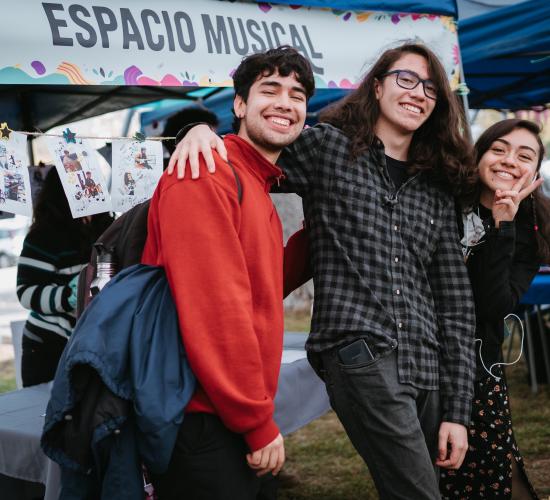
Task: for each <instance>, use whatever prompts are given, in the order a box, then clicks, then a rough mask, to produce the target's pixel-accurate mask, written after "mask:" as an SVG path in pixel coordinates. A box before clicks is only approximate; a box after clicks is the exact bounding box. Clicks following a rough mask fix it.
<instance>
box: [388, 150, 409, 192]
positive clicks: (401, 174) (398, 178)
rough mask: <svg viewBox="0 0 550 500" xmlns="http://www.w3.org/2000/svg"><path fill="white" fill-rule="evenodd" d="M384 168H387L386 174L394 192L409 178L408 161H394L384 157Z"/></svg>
mask: <svg viewBox="0 0 550 500" xmlns="http://www.w3.org/2000/svg"><path fill="white" fill-rule="evenodd" d="M386 166H387V167H388V174H390V179H391V180H392V182H393V185H394V186H395V189H396V191H397V190H398V189H399V188H400V187H401V186H402V185H403V184H405V181H406V180H407V179H408V178H409V177H410V175H409V172H408V169H409V166H410V163H409V162H408V161H401V160H396V159H395V158H391V157H390V156H388V155H386Z"/></svg>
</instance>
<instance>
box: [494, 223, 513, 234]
mask: <svg viewBox="0 0 550 500" xmlns="http://www.w3.org/2000/svg"><path fill="white" fill-rule="evenodd" d="M494 231H495V232H496V234H497V235H498V236H500V237H507V238H509V237H512V236H515V234H516V224H515V222H514V221H502V222H501V223H500V224H499V228H498V229H497V228H494Z"/></svg>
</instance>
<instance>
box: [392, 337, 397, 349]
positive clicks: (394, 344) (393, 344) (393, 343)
mask: <svg viewBox="0 0 550 500" xmlns="http://www.w3.org/2000/svg"><path fill="white" fill-rule="evenodd" d="M390 346H391V347H392V349H395V348H396V347H397V340H395V339H392V341H391V342H390Z"/></svg>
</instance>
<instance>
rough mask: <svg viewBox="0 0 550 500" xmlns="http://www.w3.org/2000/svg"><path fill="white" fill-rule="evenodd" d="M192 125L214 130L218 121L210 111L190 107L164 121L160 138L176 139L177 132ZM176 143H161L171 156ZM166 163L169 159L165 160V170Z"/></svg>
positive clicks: (170, 141) (173, 141)
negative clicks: (205, 125) (207, 126)
mask: <svg viewBox="0 0 550 500" xmlns="http://www.w3.org/2000/svg"><path fill="white" fill-rule="evenodd" d="M192 123H206V124H208V125H209V126H210V127H211V128H212V130H216V129H217V128H218V124H219V121H218V117H217V116H216V115H215V114H214V113H212V111H209V110H208V109H206V108H199V107H198V106H190V107H188V108H185V109H183V110H181V111H179V112H177V113H176V114H175V115H172V116H171V117H170V118H168V120H166V125H165V126H164V130H163V132H162V136H163V137H176V138H177V136H178V132H179V131H180V130H181V129H184V128H185V127H186V126H187V125H190V124H192ZM177 142H178V139H176V140H169V141H163V142H162V143H163V144H164V147H165V148H166V150H167V151H168V153H169V154H170V155H172V153H173V152H174V150H175V149H176V143H177ZM168 161H169V158H165V161H164V168H165V169H166V167H167V166H168Z"/></svg>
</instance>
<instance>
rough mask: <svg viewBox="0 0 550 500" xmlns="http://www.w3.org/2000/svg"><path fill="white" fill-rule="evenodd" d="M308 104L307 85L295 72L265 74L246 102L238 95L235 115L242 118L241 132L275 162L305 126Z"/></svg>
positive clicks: (241, 134)
mask: <svg viewBox="0 0 550 500" xmlns="http://www.w3.org/2000/svg"><path fill="white" fill-rule="evenodd" d="M306 108H307V100H306V93H305V90H304V87H303V85H302V84H301V83H300V82H299V81H298V80H297V79H296V75H295V74H294V73H291V74H290V75H288V76H280V75H279V73H277V72H275V73H273V74H272V75H269V76H263V75H262V76H260V77H259V78H258V79H257V80H256V81H255V82H254V83H253V84H252V86H251V87H250V92H249V94H248V98H247V100H246V102H245V101H244V99H243V98H242V97H241V96H239V95H237V96H235V101H234V110H235V115H237V117H239V118H241V122H240V128H239V133H238V135H239V137H242V138H243V139H244V140H246V141H248V142H249V143H250V144H252V145H253V146H254V147H255V148H256V149H257V150H258V151H260V153H262V154H263V155H264V156H265V157H266V158H268V159H269V160H270V161H272V162H275V161H276V159H277V157H278V156H279V153H280V152H281V150H282V149H283V148H284V147H285V146H287V145H289V144H290V143H292V142H293V141H294V140H295V139H296V138H297V137H298V135H299V134H300V132H301V131H302V129H303V128H304V123H305V119H306Z"/></svg>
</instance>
